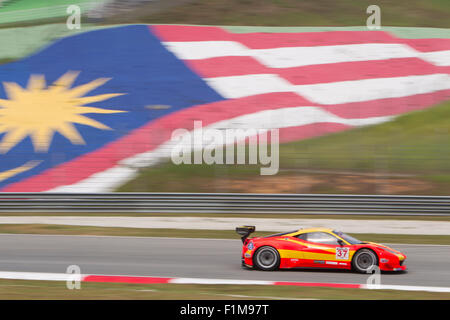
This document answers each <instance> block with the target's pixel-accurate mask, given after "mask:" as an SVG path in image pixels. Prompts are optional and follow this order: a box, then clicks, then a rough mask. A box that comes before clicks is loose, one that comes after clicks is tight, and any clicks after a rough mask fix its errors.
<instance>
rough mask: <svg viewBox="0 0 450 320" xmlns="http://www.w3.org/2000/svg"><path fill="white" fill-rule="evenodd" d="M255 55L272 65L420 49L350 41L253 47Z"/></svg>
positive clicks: (397, 55)
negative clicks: (335, 43) (350, 42)
mask: <svg viewBox="0 0 450 320" xmlns="http://www.w3.org/2000/svg"><path fill="white" fill-rule="evenodd" d="M251 54H252V56H253V57H254V58H255V59H257V60H258V61H260V62H262V63H263V64H265V65H267V66H269V67H272V68H290V67H300V66H308V65H315V64H327V63H338V62H351V61H368V60H384V59H393V58H411V57H417V56H418V54H419V53H418V52H417V51H416V50H414V49H412V48H411V47H409V46H407V45H404V44H395V43H394V44H385V43H383V44H381V43H366V44H348V45H338V46H320V47H293V48H275V49H260V50H252V52H251Z"/></svg>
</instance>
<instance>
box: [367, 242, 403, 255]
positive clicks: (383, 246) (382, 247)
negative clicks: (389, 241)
mask: <svg viewBox="0 0 450 320" xmlns="http://www.w3.org/2000/svg"><path fill="white" fill-rule="evenodd" d="M364 244H370V245H371V246H374V247H377V248H378V249H386V250H389V251H391V252H392V253H394V254H395V255H396V256H398V257H399V258H403V259H405V258H406V256H405V255H404V254H403V253H401V252H400V251H398V250H395V249H393V248H391V247H388V246H386V245H384V244H380V243H376V242H370V241H364Z"/></svg>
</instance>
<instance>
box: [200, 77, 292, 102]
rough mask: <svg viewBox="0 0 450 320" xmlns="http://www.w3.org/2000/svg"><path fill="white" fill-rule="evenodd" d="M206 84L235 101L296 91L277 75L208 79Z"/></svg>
mask: <svg viewBox="0 0 450 320" xmlns="http://www.w3.org/2000/svg"><path fill="white" fill-rule="evenodd" d="M205 80H206V82H207V83H208V84H209V85H210V86H211V87H212V88H213V89H214V90H216V91H217V92H219V93H220V94H221V95H222V96H223V97H226V98H230V99H234V98H241V97H246V96H252V95H256V94H262V93H268V92H288V91H295V86H294V85H293V84H291V83H290V82H289V81H287V80H285V79H283V78H281V77H279V76H278V75H276V74H252V75H245V76H232V77H218V78H207V79H205Z"/></svg>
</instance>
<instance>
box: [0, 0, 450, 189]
mask: <svg viewBox="0 0 450 320" xmlns="http://www.w3.org/2000/svg"><path fill="white" fill-rule="evenodd" d="M370 4H371V2H370V1H358V2H355V1H346V0H344V1H328V0H320V1H299V0H254V1H253V0H245V1H244V0H165V1H157V0H148V1H144V0H128V1H125V0H121V1H114V0H109V1H108V0H95V1H92V0H42V1H36V0H9V1H8V0H7V1H2V2H1V8H0V39H1V43H2V45H1V47H0V62H1V63H3V64H4V65H5V67H3V68H2V71H1V73H0V74H1V78H2V79H1V80H2V81H9V82H16V81H15V80H17V79H18V78H21V77H22V74H23V73H26V71H27V70H24V69H23V67H19V69H20V70H21V71H20V72H21V75H19V74H18V73H20V72H19V71H17V68H16V69H15V72H16V73H15V75H14V76H12V73H11V72H10V70H11V67H13V66H15V65H14V64H11V62H13V61H20V60H21V59H24V58H26V57H28V56H30V55H33V54H36V53H38V52H41V54H42V55H45V50H50V51H51V50H52V46H51V44H53V43H55V41H56V40H57V39H61V38H64V37H70V36H73V35H75V34H83V33H85V32H87V31H93V30H102V29H103V30H105V29H110V28H111V27H112V26H115V25H117V24H120V25H126V24H136V23H138V24H163V25H165V24H177V25H209V26H224V27H221V28H220V30H224V32H226V33H229V34H235V35H237V36H239V35H242V36H245V35H247V36H248V37H251V34H255V38H254V39H257V38H258V37H259V38H261V37H260V35H261V34H262V35H263V37H262V38H261V39H260V40H255V41H256V42H258V41H259V42H260V43H258V44H256V46H258V45H259V46H261V45H262V47H264V46H265V45H264V44H263V42H264V41H271V40H268V39H265V38H264V34H265V35H267V34H270V33H272V34H274V33H282V35H281V37H285V36H286V35H287V34H289V33H291V34H293V33H294V34H295V33H296V32H298V33H301V34H300V35H299V37H300V38H301V37H304V36H305V35H306V37H308V34H309V35H311V34H312V33H314V32H330V31H355V32H356V31H361V32H364V33H365V34H366V35H367V36H359V37H362V38H363V39H364V37H367V39H369V37H370V33H372V34H375V33H385V34H386V35H387V36H388V37H392V38H395V39H396V42H398V43H401V44H402V45H405V46H408V47H409V48H413V49H414V50H416V51H417V52H419V53H424V54H425V55H422V57H424V56H427V57H428V58H425V60H421V61H418V59H421V58H420V57H417V58H416V57H414V58H411V56H408V55H407V56H408V57H407V58H403V57H400V59H395V57H394V56H392V59H386V60H383V61H381V60H379V61H373V63H372V65H371V66H367V65H364V64H357V63H355V64H353V65H352V63H350V62H348V64H347V65H342V64H339V63H334V64H328V65H327V66H326V68H330V69H329V70H330V71H329V73H333V74H335V75H336V74H341V75H342V77H339V76H334V77H333V76H331V77H328V78H327V77H325V78H326V79H325V80H323V81H324V82H331V81H339V80H356V79H361V78H364V79H370V78H378V79H382V78H383V77H391V76H393V75H396V73H397V74H398V75H401V76H404V75H407V76H413V75H423V74H447V75H448V70H449V69H448V68H449V63H448V50H449V49H450V40H449V31H448V27H449V24H450V22H449V21H450V20H449V19H448V17H449V14H450V3H449V2H448V1H443V0H432V1H418V0H414V1H395V2H391V1H379V2H377V4H378V5H379V6H380V8H381V23H382V29H381V30H375V31H368V29H367V27H366V26H365V24H366V20H367V18H368V16H369V15H368V14H367V13H366V11H365V10H366V8H367V7H368V6H369V5H370ZM69 5H77V6H79V8H80V9H81V27H80V29H73V30H70V29H68V28H67V26H66V21H67V20H68V17H69V16H70V15H71V14H69V13H67V8H68V6H69ZM252 26H255V27H252ZM256 26H261V27H256ZM282 26H284V27H286V28H278V27H282ZM271 27H273V28H271ZM154 30H156V31H154V33H155V34H157V35H159V36H160V37H161V40H165V39H164V37H166V36H167V39H169V40H170V37H171V35H170V34H169V33H170V32H169V33H164V30H163V29H161V30H160V31H158V29H154ZM206 31H209V30H205V31H199V30H198V29H179V30H178V31H176V32H180V33H184V34H189V33H190V32H191V33H192V32H193V33H197V34H198V37H199V38H201V37H202V36H203V35H202V32H203V33H204V36H205V37H206V38H205V39H206V40H212V38H211V37H213V36H208V35H207V32H206ZM130 32H131V31H130ZM158 32H160V33H159V34H158ZM340 36H341V35H339V33H332V32H331V33H329V34H326V33H324V36H323V37H322V38H319V39H316V40H314V41H316V42H315V43H314V44H313V45H314V46H321V45H327V44H328V43H331V44H339V43H342V44H345V43H352V40H350V42H349V41H347V40H339V37H340ZM355 36H356V34H355ZM187 38H189V36H187ZM194 38H195V37H194ZM291 38H292V37H291ZM333 38H334V40H333ZM375 38H376V37H375ZM381 38H382V37H381ZM381 38H379V39H374V40H373V41H374V42H385V41H386V40H385V39H384V40H383V39H381ZM65 39H66V41H67V42H66V43H67V45H66V46H67V49H64V48H62V50H63V51H64V50H71V52H69V51H65V52H66V57H62V56H61V57H60V58H59V59H60V60H65V61H67V63H66V65H67V68H68V70H69V69H70V63H71V60H70V59H74V57H73V56H75V55H78V56H79V55H80V54H82V53H83V49H80V48H78V49H74V48H73V47H72V46H71V44H70V43H69V40H70V38H65ZM118 39H119V38H118ZM120 39H121V40H117V41H123V40H122V38H120ZM218 39H219V40H222V39H221V38H220V37H219V38H218ZM86 41H87V42H86V46H92V45H94V43H92V42H89V41H88V40H86ZM105 41H107V40H105ZM286 41H290V40H286ZM330 41H331V42H330ZM346 41H347V42H346ZM367 41H369V40H367ZM363 42H364V40H363ZM390 42H393V41H390ZM294 43H295V40H294ZM80 45H81V44H80ZM130 45H133V46H135V47H134V48H132V47H130ZM250 45H251V44H250ZM48 46H50V47H48ZM136 46H137V44H136V43H133V44H131V43H130V44H124V45H123V46H122V47H121V48H122V49H123V50H139V47H136ZM119 47H120V46H116V48H119ZM111 48H113V47H111ZM141 49H143V48H141ZM42 50H44V51H42ZM74 50H79V52H78V51H74ZM86 50H88V49H86ZM101 54H106V53H105V52H98V55H101ZM110 54H116V55H117V58H116V59H127V57H124V56H120V54H119V53H118V52H110ZM50 55H51V54H50ZM92 55H95V52H92ZM433 55H434V57H435V58H434V59H435V60H432V58H431V57H433ZM86 57H87V56H86ZM86 57H85V58H84V59H87V58H86ZM387 57H388V58H390V57H389V55H388V56H387ZM438 57H440V58H438ZM53 58H54V57H53ZM97 58H98V56H97ZM128 58H130V57H128ZM408 58H411V60H408ZM57 59H58V58H57ZM298 59H301V57H298ZM402 59H403V60H402ZM405 59H406V60H405ZM436 59H440V60H439V61H437V60H436ZM41 60H42V59H41ZM44 60H45V59H44ZM182 60H183V59H182ZM350 60H351V59H350V58H349V61H350ZM344 61H345V59H344ZM436 61H437V62H436ZM185 62H186V61H185ZM8 63H9V64H8ZM36 63H37V65H38V67H37V69H36V70H40V71H41V72H42V73H44V74H45V69H46V68H48V67H47V66H46V63H48V62H46V61H38V62H36ZM95 63H96V62H94V61H93V62H92V64H91V65H89V66H88V67H89V68H91V69H92V70H95V74H96V75H98V77H97V78H99V77H101V76H102V75H101V73H102V72H104V73H108V72H109V71H111V70H108V71H107V70H96V66H95ZM127 63H132V62H130V61H125V60H120V61H119V60H118V64H122V65H126V64H127ZM186 63H188V62H186ZM240 63H243V62H240ZM8 66H9V67H8ZM18 66H20V64H19V65H18ZM319 66H320V65H319ZM323 66H325V65H323ZM363 66H364V67H363ZM191 67H192V65H191ZM224 67H225V65H222V66H221V68H224ZM333 67H334V68H335V69H332V68H333ZM361 67H363V68H365V69H360V68H361ZM433 67H434V68H433ZM25 68H26V67H25ZM192 68H193V69H194V70H195V71H197V69H195V68H196V67H195V66H193V67H192ZM203 68H207V67H203ZM209 68H210V69H212V68H217V66H216V65H214V64H212V65H211V66H210V67H209ZM97 69H99V68H97ZM358 69H359V71H358ZM278 70H279V69H278ZM294 71H295V70H294ZM294 71H293V72H294ZM61 72H62V71H61ZM83 72H84V71H82V72H81V75H83ZM230 72H231V71H230ZM295 72H296V73H295V74H293V75H292V76H291V79H290V80H291V82H292V81H293V82H294V83H295V81H297V83H298V84H308V83H310V82H311V81H313V80H311V79H312V78H314V77H316V78H317V77H322V78H323V76H322V74H323V73H324V72H326V71H321V70H320V69H317V68H314V66H312V67H310V68H308V67H304V68H303V69H301V68H300V69H298V70H296V71H295ZM199 73H200V75H202V73H201V72H199ZM206 73H208V72H206ZM206 73H204V74H205V75H204V76H203V78H208V75H206ZM219 73H220V72H219ZM225 73H226V72H225ZM231 73H233V72H231ZM343 73H349V75H348V76H347V75H344V74H343ZM358 73H359V74H358ZM62 74H63V73H61V74H59V75H58V76H61V75H62ZM28 76H29V75H27V76H26V77H28ZM147 76H148V81H149V82H148V84H147V85H152V83H153V82H161V81H165V80H164V79H155V78H154V77H152V75H151V74H148V75H147ZM171 76H172V75H170V74H167V77H171ZM51 77H53V78H54V79H53V80H55V79H56V74H55V75H52V76H51ZM51 77H50V78H51ZM130 77H131V78H128V79H129V80H127V81H129V82H128V83H129V84H130V85H135V84H133V83H132V82H133V81H136V82H137V81H138V80H136V79H133V74H131V75H130ZM295 77H296V79H294V80H292V78H295ZM308 77H309V78H310V79H309V78H308ZM15 78H17V79H15ZM299 78H302V79H306V80H304V81H303V82H302V80H301V79H300V80H299ZM89 80H93V79H89ZM172 80H173V79H172ZM172 80H170V81H172ZM20 81H22V83H20V85H21V86H25V85H26V81H27V79H25V76H23V79H21V80H20ZM20 81H19V82H20ZM87 81H88V79H85V82H87ZM308 81H309V82H308ZM420 81H421V80H419V82H418V83H417V84H416V85H418V86H419V87H420V86H421V84H420ZM437 81H438V82H439V83H436V85H435V86H434V85H432V86H434V88H428V89H423V88H422V89H423V90H422V89H420V88H417V90H416V89H414V90H416V91H417V92H414V90H412V91H411V92H409V91H408V90H409V89H408V88H405V92H404V93H400V94H397V96H402V97H400V98H398V99H383V98H382V97H384V96H385V97H389V96H390V94H389V92H388V91H389V90H390V89H389V88H386V87H389V85H386V87H385V88H384V89H374V90H385V92H384V93H383V92H381V93H380V95H379V97H380V99H373V98H370V97H369V95H368V98H367V99H366V100H367V101H360V102H356V103H352V104H351V105H348V106H347V107H346V110H343V109H342V110H339V107H337V106H336V107H334V108H333V107H329V108H327V111H331V112H334V114H335V115H338V116H341V117H344V118H364V117H370V116H394V117H393V118H392V119H391V120H392V121H388V122H387V123H381V124H378V125H372V126H369V127H362V128H355V129H352V130H344V127H336V123H335V124H334V125H332V124H326V123H325V124H324V123H322V124H320V123H321V122H322V121H325V120H323V119H320V117H323V115H317V116H316V115H315V116H314V117H318V118H317V119H315V120H314V121H313V122H314V123H313V124H310V125H309V128H308V130H307V132H306V131H305V132H303V134H301V135H300V134H297V136H295V134H294V135H293V136H288V135H289V133H285V136H284V139H283V132H282V133H281V135H282V137H281V140H282V141H281V142H286V143H283V144H282V145H281V147H280V171H279V173H278V174H277V175H274V176H260V175H259V168H260V165H244V166H240V165H179V166H176V165H174V164H172V162H171V161H170V160H169V159H166V160H164V159H158V164H153V165H151V166H145V165H139V166H134V167H133V165H130V164H128V165H127V166H128V167H127V168H128V169H130V170H132V171H133V174H131V173H130V174H125V175H127V177H124V176H123V175H122V176H121V175H120V174H119V173H118V176H117V181H116V183H113V184H111V185H109V186H102V187H98V188H97V187H96V186H93V185H92V183H90V184H89V187H88V186H87V185H86V184H84V185H83V186H79V187H77V188H75V189H70V190H72V191H157V192H187V191H189V192H256V193H350V194H421V195H448V190H450V170H449V169H450V168H449V163H450V161H449V160H450V159H449V157H450V147H449V143H448V141H450V139H449V128H450V122H449V121H450V120H449V119H450V117H449V112H450V111H449V105H448V102H445V101H446V100H447V99H448V97H449V87H448V83H445V82H448V77H444V78H440V80H437ZM139 85H145V83H142V81H141V83H139ZM253 85H255V84H253ZM411 85H413V84H411ZM250 86H252V84H250ZM0 90H1V91H0V98H2V99H5V97H6V93H5V91H3V88H0ZM118 90H119V91H120V88H119V89H118ZM346 90H349V91H355V90H359V89H356V87H354V88H353V87H351V86H350V87H348V88H347V89H346ZM250 91H251V90H250ZM407 91H408V93H406V92H407ZM416 93H417V94H416ZM422 93H425V95H423V94H422ZM164 94H166V93H161V95H164ZM323 94H324V95H327V94H328V93H326V92H324V93H323ZM116 99H117V98H116ZM129 99H131V100H132V103H136V101H137V100H139V99H141V98H139V97H130V98H129ZM159 100H161V101H162V100H164V99H158V98H157V97H156V99H154V101H151V99H149V101H146V102H145V105H146V106H147V107H148V106H150V107H149V108H147V109H145V111H142V110H139V113H135V117H139V115H140V116H142V115H143V112H147V113H153V114H154V115H152V116H150V117H149V116H148V115H144V117H147V118H148V119H149V120H151V119H155V117H159V116H160V114H162V113H161V110H163V112H164V111H165V114H169V113H171V112H172V111H175V110H176V107H177V106H170V105H162V106H159V107H158V104H160V102H158V101H159ZM344 100H345V99H344ZM350 100H351V99H350ZM350 100H349V101H350ZM360 100H363V99H360ZM127 102H129V101H127ZM185 102H186V101H179V103H181V104H182V103H185ZM313 102H317V101H313ZM350 102H351V101H350ZM251 103H252V102H251ZM253 103H259V102H253ZM277 103H279V102H278V101H275V104H277ZM199 104H201V103H194V104H192V105H199ZM319 104H320V101H319ZM94 105H95V104H94ZM154 105H156V107H155V106H154ZM152 106H153V107H152ZM3 107H4V105H3ZM133 108H134V107H133ZM368 109H370V111H367V110H368ZM348 110H352V111H350V112H349V111H348ZM417 110H420V111H417ZM409 111H417V112H411V113H409ZM249 113H250V112H249ZM116 117H118V116H116ZM207 117H208V114H207V113H205V114H199V115H198V117H197V118H198V119H197V120H202V119H205V118H207ZM229 117H232V116H231V115H230V116H229ZM3 119H6V118H5V117H4V118H3ZM0 121H1V119H0ZM5 121H6V120H5ZM24 121H26V120H24ZM126 121H130V122H133V119H131V118H129V119H128V120H126ZM140 125H143V124H142V123H141V124H140ZM75 126H76V127H80V129H79V131H80V130H81V131H80V132H83V124H80V123H78V124H75ZM138 126H139V125H136V124H127V123H123V122H122V123H121V125H120V126H119V125H116V127H114V128H113V130H114V132H115V135H114V136H113V137H111V139H109V140H108V143H111V142H112V141H115V140H117V139H118V138H119V137H120V136H123V135H128V134H130V132H131V131H132V129H133V130H134V129H137V127H138ZM341 126H343V125H341ZM345 129H349V127H346V128H345ZM30 130H31V129H30ZM161 130H162V129H161V128H160V131H161ZM305 130H306V129H305ZM167 131H168V132H166V134H169V133H170V130H169V129H167ZM340 131H344V132H340ZM7 132H8V129H6V125H4V126H3V129H2V133H1V134H0V138H2V139H3V140H5V139H6V138H5V137H6V136H7ZM9 132H11V130H10V131H9ZM99 132H100V131H98V132H92V133H91V132H89V133H81V135H82V136H83V135H85V134H90V137H91V138H90V139H85V140H86V141H85V144H86V146H87V147H89V146H90V144H91V143H93V147H92V148H91V149H90V150H88V152H80V153H78V154H77V155H71V153H72V152H73V147H76V146H74V145H73V143H68V144H64V143H62V142H61V143H59V142H58V141H59V140H58V139H59V138H61V137H60V136H61V133H60V132H58V131H57V130H55V131H54V132H52V133H48V134H49V135H54V136H53V137H48V139H52V138H53V139H54V140H53V144H52V143H50V146H49V148H48V150H47V151H46V152H34V150H33V146H32V142H31V136H32V135H31V134H28V135H27V134H23V136H21V139H19V138H17V141H16V144H17V146H16V148H15V149H16V150H14V148H12V149H11V150H9V151H8V152H3V154H2V155H1V156H0V157H1V158H2V159H3V160H2V161H3V165H2V166H1V169H2V172H3V175H2V176H1V178H0V186H1V187H2V188H3V191H48V190H54V189H55V188H56V190H62V189H58V188H60V187H63V186H66V185H68V184H73V182H74V181H71V182H70V183H69V182H68V181H65V180H64V179H63V178H61V177H60V176H58V175H61V173H59V174H56V173H55V174H52V175H51V176H49V175H47V177H46V179H52V180H53V181H54V182H55V183H54V184H52V185H51V186H49V187H42V188H41V187H39V186H36V185H35V186H34V187H29V186H30V183H31V182H30V183H28V184H21V185H20V184H17V183H20V182H23V181H25V180H27V179H28V180H27V181H31V180H30V178H31V177H33V176H36V175H42V174H43V172H45V171H47V170H49V169H51V168H55V167H57V166H60V165H62V164H63V163H68V162H69V161H71V160H73V159H75V158H77V157H78V156H81V154H84V155H86V154H87V153H89V152H92V151H93V150H94V149H96V150H97V149H100V148H102V147H104V146H105V145H106V144H107V142H106V140H102V141H101V142H99V143H98V144H95V141H96V140H97V139H98V137H97V135H98V134H99ZM114 132H113V133H114ZM152 135H155V133H152ZM62 140H64V139H62ZM161 142H162V141H161ZM151 144H153V145H152V147H151V148H156V147H157V145H158V143H157V142H151ZM26 145H27V146H26ZM129 148H131V146H129ZM115 152H120V151H115ZM24 153H26V154H27V156H26V157H23V154H24ZM44 154H45V155H44ZM109 156H110V157H111V159H109V160H108V159H105V158H104V159H97V160H96V161H103V162H108V161H110V162H114V163H108V164H107V165H105V167H104V168H103V169H105V168H106V167H111V166H113V165H117V162H118V160H117V157H115V156H114V155H111V154H110V155H109ZM25 158H27V161H28V162H27V161H22V160H23V159H25ZM107 158H108V156H107ZM119 158H120V157H119ZM29 161H31V162H29ZM23 165H25V167H22V166H23ZM78 165H80V164H76V163H75V162H74V164H73V165H69V166H68V167H67V166H66V169H65V170H66V174H69V173H67V171H73V170H75V171H76V170H82V168H78V167H77V166H78ZM84 166H86V164H84ZM130 166H131V167H133V168H131V167H130ZM116 167H117V166H116ZM17 168H21V169H20V170H19V171H13V172H11V170H14V169H17ZM39 168H42V169H41V170H40V169H39ZM96 170H97V169H96ZM98 170H100V171H101V169H98ZM59 172H61V171H59ZM96 172H97V173H98V171H95V170H94V171H92V172H90V173H86V175H92V174H94V173H96ZM84 178H87V176H85V177H84ZM36 183H38V182H36ZM25 185H26V186H27V187H23V188H22V187H21V186H25ZM14 186H16V187H14Z"/></svg>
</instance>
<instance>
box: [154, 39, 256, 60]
mask: <svg viewBox="0 0 450 320" xmlns="http://www.w3.org/2000/svg"><path fill="white" fill-rule="evenodd" d="M163 45H164V46H165V47H166V48H167V49H168V50H169V51H172V52H173V53H174V54H175V55H176V56H177V57H178V58H180V59H183V60H193V59H208V58H215V57H225V56H248V55H249V53H250V51H251V50H250V49H249V48H247V47H246V46H244V45H243V44H241V43H239V42H235V41H187V42H163Z"/></svg>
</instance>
